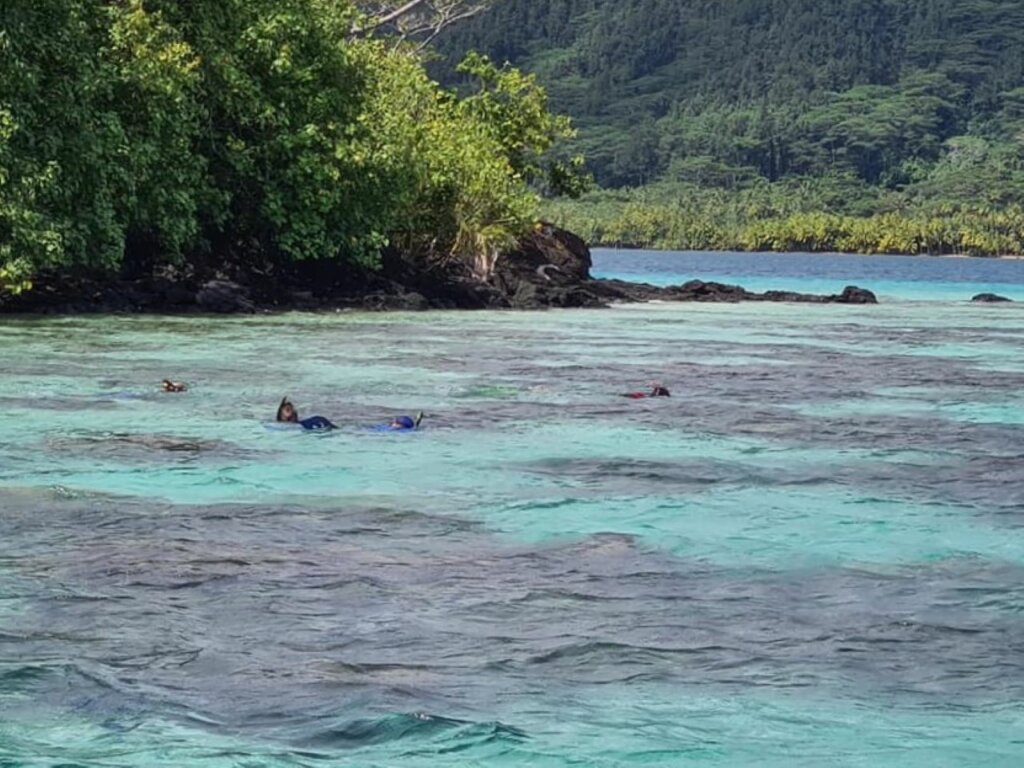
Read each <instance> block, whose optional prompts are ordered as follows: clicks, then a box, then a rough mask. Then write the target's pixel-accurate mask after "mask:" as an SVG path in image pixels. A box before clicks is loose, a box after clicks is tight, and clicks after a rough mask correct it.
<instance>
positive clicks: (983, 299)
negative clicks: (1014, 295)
mask: <svg viewBox="0 0 1024 768" xmlns="http://www.w3.org/2000/svg"><path fill="white" fill-rule="evenodd" d="M971 301H974V302H977V303H979V304H1001V303H1004V302H1008V301H1013V299H1008V298H1006V297H1005V296H1000V295H999V294H998V293H979V294H978V295H977V296H975V297H973V298H972V299H971Z"/></svg>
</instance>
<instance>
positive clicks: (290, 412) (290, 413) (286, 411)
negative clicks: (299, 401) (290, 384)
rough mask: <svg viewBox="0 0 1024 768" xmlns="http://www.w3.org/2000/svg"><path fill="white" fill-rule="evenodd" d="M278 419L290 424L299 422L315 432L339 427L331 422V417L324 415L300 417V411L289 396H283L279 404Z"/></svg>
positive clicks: (304, 427)
mask: <svg viewBox="0 0 1024 768" xmlns="http://www.w3.org/2000/svg"><path fill="white" fill-rule="evenodd" d="M277 420H278V421H283V422H287V423H290V424H298V425H299V426H301V427H302V428H303V429H305V430H309V431H315V432H323V431H325V430H328V429H337V427H336V426H335V425H334V424H332V423H331V420H330V419H327V418H325V417H323V416H310V417H309V418H307V419H300V418H299V412H298V411H297V410H296V409H295V406H294V405H293V404H292V401H291V400H289V399H288V398H287V397H284V398H282V399H281V404H280V405H279V406H277Z"/></svg>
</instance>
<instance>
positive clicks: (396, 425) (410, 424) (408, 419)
mask: <svg viewBox="0 0 1024 768" xmlns="http://www.w3.org/2000/svg"><path fill="white" fill-rule="evenodd" d="M422 421H423V411H420V412H419V413H417V414H416V417H415V418H413V417H412V416H395V418H393V419H392V420H391V421H390V422H389V423H388V429H399V430H409V429H419V428H420V423H421V422H422Z"/></svg>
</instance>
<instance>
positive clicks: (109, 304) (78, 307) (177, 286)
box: [0, 224, 991, 314]
mask: <svg viewBox="0 0 1024 768" xmlns="http://www.w3.org/2000/svg"><path fill="white" fill-rule="evenodd" d="M591 266H592V262H591V258H590V249H589V248H587V245H586V243H584V242H583V241H582V240H581V239H580V238H578V237H577V236H576V235H574V234H572V233H571V232H567V231H565V230H562V229H559V228H558V227H555V226H552V225H549V224H546V225H542V226H540V227H538V228H537V229H535V230H534V231H533V232H531V233H530V234H529V235H527V236H526V237H524V238H523V239H522V240H521V241H520V243H519V245H518V247H517V248H516V249H515V250H513V251H511V252H509V253H505V254H502V255H501V256H500V257H499V258H498V259H497V261H496V262H495V264H494V268H493V270H492V272H491V274H490V276H489V278H488V279H487V280H481V279H480V278H479V277H478V276H476V275H474V274H473V273H472V272H471V271H470V270H469V268H468V267H467V266H465V265H461V264H459V263H454V264H446V265H444V266H438V265H427V264H424V263H420V264H415V263H410V262H409V261H407V260H405V259H403V258H399V257H398V256H397V255H395V254H386V255H385V258H384V264H383V268H382V269H381V271H380V272H372V273H370V272H367V273H354V272H353V271H352V269H351V267H347V266H346V267H340V266H339V265H337V264H335V263H333V262H329V261H324V262H306V263H300V264H293V265H288V266H287V267H277V268H274V267H271V266H268V267H267V268H266V269H262V270H259V271H255V270H250V271H248V272H246V271H245V270H243V269H241V268H240V267H237V266H236V267H234V268H232V266H231V265H230V263H225V264H222V265H221V266H220V267H219V268H218V269H217V271H216V272H213V273H211V274H207V275H205V276H203V275H197V274H192V273H189V274H166V273H165V274H162V275H159V276H152V277H144V278H135V279H110V278H109V277H107V278H104V277H96V276H91V277H90V276H79V277H77V278H74V279H68V278H66V277H61V278H60V279H53V280H46V279H42V280H39V281H38V283H37V288H36V289H35V290H33V291H30V292H28V293H25V294H22V295H21V296H17V297H7V298H6V299H2V298H0V312H42V313H47V314H74V313H79V312H175V313H183V312H205V313H236V314H237V313H251V312H255V311H257V310H264V311H273V310H282V309H303V310H324V309H365V310H378V311H384V310H392V311H395V310H401V311H419V310H425V309H545V308H549V307H604V306H608V305H610V304H614V303H624V302H633V303H635V302H646V301H678V302H690V301H692V302H739V301H776V302H803V303H815V304H876V303H877V299H876V298H875V295H874V294H873V293H871V291H868V290H865V289H863V288H858V287H856V286H847V287H846V288H844V289H843V291H842V292H841V293H838V294H832V295H815V294H805V293H794V292H792V291H766V292H764V293H754V292H752V291H748V290H747V289H745V288H743V287H741V286H738V285H726V284H723V283H715V282H705V281H703V280H690V281H689V282H686V283H683V284H681V285H675V286H656V285H649V284H646V283H633V282H627V281H623V280H598V279H594V278H592V277H591V275H590V269H591ZM975 300H976V301H981V300H984V299H980V298H978V297H975ZM988 300H991V299H988Z"/></svg>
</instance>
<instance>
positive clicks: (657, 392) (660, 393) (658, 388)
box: [622, 382, 672, 400]
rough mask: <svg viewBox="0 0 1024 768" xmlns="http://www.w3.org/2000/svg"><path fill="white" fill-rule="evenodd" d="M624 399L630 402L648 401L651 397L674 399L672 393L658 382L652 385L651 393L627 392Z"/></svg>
mask: <svg viewBox="0 0 1024 768" xmlns="http://www.w3.org/2000/svg"><path fill="white" fill-rule="evenodd" d="M622 396H623V397H628V398H629V399H630V400H646V399H647V398H650V397H672V395H671V393H670V392H669V391H668V390H667V389H666V388H665V387H663V386H662V385H661V384H659V383H658V382H654V383H652V384H651V391H650V392H626V393H625V394H624V395H622Z"/></svg>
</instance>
